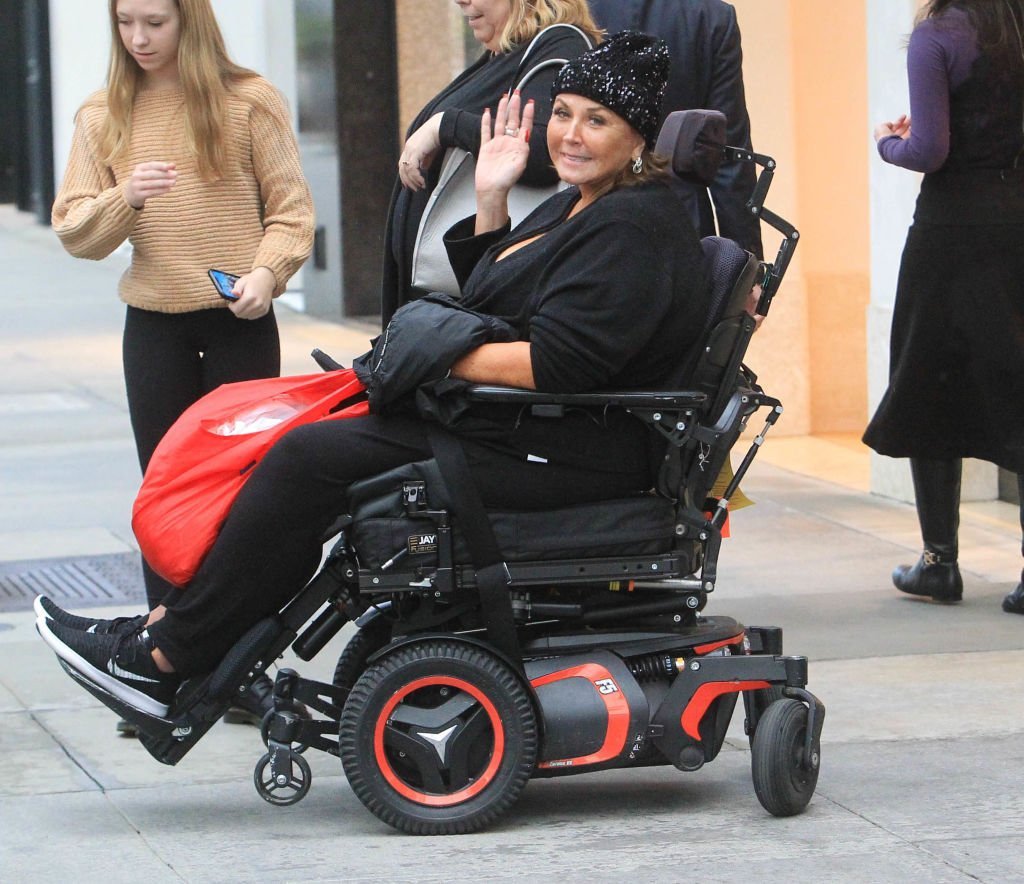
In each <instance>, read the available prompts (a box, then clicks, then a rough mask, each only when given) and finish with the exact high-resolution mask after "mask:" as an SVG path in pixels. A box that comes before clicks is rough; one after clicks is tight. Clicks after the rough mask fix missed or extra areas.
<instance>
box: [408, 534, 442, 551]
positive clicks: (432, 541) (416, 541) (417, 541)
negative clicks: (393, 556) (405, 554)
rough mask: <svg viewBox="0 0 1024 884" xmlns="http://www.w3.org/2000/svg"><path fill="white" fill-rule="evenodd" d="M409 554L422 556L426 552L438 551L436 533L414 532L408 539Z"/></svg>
mask: <svg viewBox="0 0 1024 884" xmlns="http://www.w3.org/2000/svg"><path fill="white" fill-rule="evenodd" d="M406 544H407V546H408V549H409V555H411V556H420V555H423V554H424V553H435V552H437V535H436V534H413V535H410V536H409V537H408V538H407V539H406Z"/></svg>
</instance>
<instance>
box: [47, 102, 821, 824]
mask: <svg viewBox="0 0 1024 884" xmlns="http://www.w3.org/2000/svg"><path fill="white" fill-rule="evenodd" d="M724 131H725V125H724V118H723V117H722V116H721V114H717V113H714V112H708V111H689V112H684V113H680V114H673V115H672V116H671V117H670V118H669V120H668V121H667V123H666V124H665V127H664V128H663V130H662V134H661V138H660V140H659V144H658V148H659V153H663V154H665V155H667V156H670V157H671V158H672V169H673V171H674V172H675V173H676V174H677V175H696V176H698V177H706V176H708V175H709V174H713V173H714V170H715V169H716V168H717V165H718V164H719V163H721V162H723V161H725V160H729V161H743V162H754V163H757V164H758V165H760V166H762V167H763V171H762V173H761V175H760V177H759V180H758V185H757V188H756V190H755V193H754V194H753V196H752V198H751V201H750V204H749V208H750V211H751V212H752V213H756V214H758V215H759V216H760V217H761V218H762V220H764V221H765V222H766V223H768V224H770V225H771V226H773V227H775V228H776V229H777V230H779V231H780V232H781V233H782V234H783V241H782V244H781V246H780V248H779V251H778V254H777V256H776V258H775V260H774V261H773V262H771V263H760V262H758V261H757V260H756V259H755V258H753V257H752V256H751V255H749V254H748V253H747V252H745V251H743V250H742V249H740V248H739V246H737V245H736V244H735V243H732V242H730V241H728V240H722V239H718V238H709V239H707V240H705V241H704V243H703V249H704V260H705V265H706V270H707V274H708V285H709V286H710V289H711V304H712V309H711V313H710V315H709V317H708V320H707V325H706V327H705V333H704V335H703V340H702V343H701V347H700V348H699V350H698V351H697V352H694V353H681V354H680V358H679V365H678V369H677V373H676V376H675V377H673V378H669V379H668V384H667V386H668V389H665V390H652V391H637V390H629V391H619V392H616V391H610V392H602V393H584V394H548V393H540V392H535V391H529V390H523V389H513V388H503V387H497V386H475V387H471V388H469V389H468V391H465V395H466V396H467V397H468V400H469V403H470V405H471V406H472V405H473V404H479V405H488V404H493V403H511V404H514V405H517V406H519V407H520V408H522V409H524V410H526V411H528V412H530V413H531V414H532V415H533V416H536V417H543V418H545V419H549V420H552V421H556V420H559V419H560V418H562V417H563V416H564V415H565V414H566V413H568V412H571V411H574V410H576V411H578V410H579V409H588V410H595V409H596V410H597V411H605V410H622V411H626V412H628V413H630V414H632V415H633V416H634V417H636V418H637V419H639V420H641V421H642V422H644V423H645V424H647V425H648V426H649V428H650V429H651V432H652V434H655V435H656V437H657V438H658V441H659V446H660V450H661V452H662V453H661V458H662V459H661V465H660V470H659V473H658V481H657V487H656V488H653V489H651V490H650V491H649V492H647V493H644V494H638V495H634V496H632V497H628V498H623V499H619V500H604V501H600V502H597V503H585V504H577V505H573V506H566V507H563V508H561V509H557V510H546V511H530V512H494V511H491V510H486V509H485V508H484V507H483V504H482V503H481V501H480V499H479V496H478V494H477V493H476V491H475V489H474V487H473V482H472V481H471V479H470V475H469V469H468V467H467V464H466V462H465V455H464V452H463V450H462V448H461V446H460V444H459V442H458V441H457V440H456V439H455V438H454V437H453V436H451V435H450V434H448V433H447V432H446V431H445V430H444V429H442V428H441V427H440V425H439V426H438V428H437V430H436V431H432V436H431V446H432V449H433V452H434V455H435V456H434V457H433V458H432V459H430V460H424V461H420V462H417V463H411V464H407V465H405V466H403V467H400V468H397V469H394V470H391V471H389V472H387V473H385V474H383V475H379V476H375V477H373V478H371V479H366V480H363V481H360V482H357V483H356V484H354V485H352V486H351V487H350V489H349V494H348V497H349V509H350V513H349V515H348V516H346V517H345V518H344V519H343V520H342V521H341V522H340V523H339V524H338V525H337V526H336V528H337V529H338V536H337V540H336V542H335V544H334V546H333V549H332V551H331V552H330V554H329V555H328V557H327V559H326V561H325V562H324V564H323V566H322V568H321V570H320V571H319V573H318V574H317V575H316V576H315V577H314V578H313V579H312V580H311V581H310V582H309V583H308V584H307V585H306V587H305V588H304V589H302V591H301V592H300V593H299V594H298V595H297V596H296V597H295V598H294V599H293V600H292V601H291V602H290V603H289V604H288V605H287V606H285V607H284V609H283V610H281V611H280V612H279V613H278V614H277V615H276V616H272V617H268V618H266V619H264V620H262V621H260V622H259V623H257V624H256V625H255V626H253V627H252V628H251V629H250V630H249V632H248V633H246V634H245V635H244V636H243V637H242V638H241V639H240V640H239V641H238V642H237V644H236V645H235V646H234V647H233V649H232V650H231V652H230V653H229V654H228V655H227V656H226V657H225V659H224V660H223V661H222V663H221V664H220V666H219V667H218V668H217V669H216V670H215V671H214V672H213V673H212V674H210V675H208V676H205V677H203V678H197V679H192V680H191V681H188V682H186V683H185V684H184V685H183V686H182V687H181V689H180V690H179V691H178V693H177V696H176V697H175V699H174V702H173V704H172V705H171V707H170V709H169V711H168V713H167V715H166V716H165V717H157V716H152V715H148V714H146V713H142V712H140V711H139V710H137V709H135V708H134V707H131V706H128V705H126V704H124V703H122V702H121V701H119V700H118V699H117V698H116V697H113V696H111V695H110V694H109V693H107V692H105V691H104V689H103V688H102V687H99V686H97V685H96V684H94V683H92V682H90V681H88V680H84V679H81V678H79V676H78V675H77V674H76V672H75V670H74V669H73V668H72V667H70V666H68V665H67V664H66V663H64V662H63V661H62V665H64V666H65V668H66V669H67V671H68V672H69V673H70V674H71V675H72V676H73V677H76V678H79V680H80V681H82V683H83V685H84V686H85V687H86V688H87V689H89V690H90V691H92V692H93V693H94V694H96V695H97V696H98V697H100V699H102V700H103V702H104V703H106V704H107V705H108V706H111V707H112V708H114V709H115V710H116V711H118V712H119V713H120V714H122V715H124V716H125V717H126V718H128V719H130V720H132V721H134V722H135V723H136V724H137V726H138V728H139V731H140V739H141V740H142V743H143V745H144V746H145V747H146V749H147V750H148V751H149V752H150V753H151V754H152V755H153V756H154V757H155V758H157V759H158V760H160V761H161V762H164V763H166V764H176V763H177V762H178V761H179V760H180V759H181V758H183V757H184V756H185V754H187V752H188V751H189V750H190V749H191V747H192V746H193V745H195V743H196V742H197V741H198V740H199V739H200V738H201V737H202V736H203V734H205V732H206V731H207V730H208V729H209V728H210V727H211V726H212V725H213V724H214V723H215V722H216V721H217V720H218V718H219V717H220V715H221V714H222V713H223V711H224V709H225V708H226V707H227V705H228V704H229V703H230V700H231V697H232V696H233V694H234V693H235V692H236V691H239V690H244V689H245V688H246V687H247V686H248V685H249V684H250V683H251V682H252V681H253V679H255V678H256V677H257V676H259V675H260V674H262V673H263V672H264V671H265V670H266V668H267V666H268V665H269V664H270V663H271V662H272V661H273V660H275V659H276V658H277V657H279V656H280V655H281V653H282V652H283V651H284V650H285V649H286V648H287V647H288V646H289V645H291V646H292V648H293V650H294V651H295V653H296V654H297V656H298V657H299V658H300V659H303V660H311V659H312V658H313V657H314V656H315V655H316V654H318V653H319V652H320V651H321V650H322V649H323V648H324V647H325V646H326V645H327V643H328V642H329V641H330V639H331V638H333V637H334V636H335V635H337V633H338V632H339V630H340V629H341V628H342V626H344V625H345V624H346V623H347V622H349V621H354V622H355V624H356V626H357V627H358V630H357V632H356V633H355V635H354V637H353V638H352V639H351V641H350V642H349V644H348V646H347V647H346V648H345V650H344V651H343V653H342V654H341V657H340V659H339V661H338V664H337V667H336V669H335V673H334V678H333V680H332V682H331V683H329V684H328V683H320V682H316V681H313V680H310V679H306V678H303V677H301V676H300V675H299V674H298V673H297V672H295V671H293V670H289V669H285V670H281V671H280V672H279V673H278V675H277V679H276V682H275V688H274V710H273V711H272V712H270V713H269V714H268V715H267V717H266V718H265V720H264V722H263V727H262V735H263V739H264V741H265V743H266V746H267V752H266V754H264V755H263V757H262V758H260V759H259V761H258V762H257V764H256V769H255V773H254V779H255V784H256V788H257V791H258V792H259V794H260V795H261V796H262V797H263V798H265V799H266V800H267V801H269V802H271V803H273V804H280V805H288V804H294V803H295V802H297V801H299V800H300V799H301V798H302V797H304V796H305V794H306V793H307V792H308V790H309V788H310V781H311V774H310V767H309V764H308V762H307V761H306V760H305V758H304V755H303V753H304V752H305V751H306V750H307V749H310V748H313V749H319V750H321V751H325V752H328V753H330V754H333V755H336V756H339V757H340V760H341V762H342V765H343V767H344V770H345V773H346V775H347V777H348V780H349V783H350V784H351V786H352V789H353V791H354V792H355V794H356V795H357V796H358V797H359V799H360V800H361V801H362V802H363V804H364V805H366V807H367V808H368V809H369V810H370V811H372V812H373V813H374V814H376V815H377V816H378V817H379V818H380V819H382V820H383V821H385V822H386V823H388V824H390V825H392V826H394V827H395V828H397V829H400V830H402V831H405V832H409V833H415V834H452V833H462V832H470V831H474V830H478V829H480V828H483V827H485V826H487V825H488V824H490V823H492V822H493V821H494V820H496V819H497V818H498V817H499V816H500V815H501V814H502V813H504V812H505V811H506V810H507V809H508V808H509V807H510V806H511V805H512V804H513V803H514V801H515V800H516V798H517V797H518V795H519V793H520V792H521V790H522V789H523V788H524V786H525V785H526V782H527V781H528V780H529V779H530V778H531V777H551V776H562V775H568V774H576V773H585V772H588V771H596V770H604V769H609V768H627V767H641V766H650V765H665V764H671V765H674V766H676V767H677V768H679V769H680V770H683V771H693V770H697V769H698V768H700V767H701V766H703V765H704V764H705V763H707V762H709V761H712V760H713V759H714V758H715V757H716V756H717V754H718V752H719V750H720V749H721V747H722V745H723V742H724V739H725V735H726V730H727V727H728V724H729V721H730V719H731V717H732V714H733V711H734V707H735V705H736V701H737V698H738V697H739V696H742V697H743V702H744V707H745V724H746V733H747V734H748V736H749V739H750V742H751V756H752V771H753V781H754V789H755V792H756V794H757V796H758V798H759V800H760V801H761V803H762V805H763V806H764V807H765V808H766V809H767V810H768V811H769V812H770V813H772V814H775V815H778V816H787V815H792V814H796V813H799V812H801V811H802V810H803V809H804V808H805V807H806V805H807V803H808V802H809V801H810V799H811V797H812V795H813V792H814V789H815V786H816V783H817V778H818V771H819V764H820V735H821V730H822V723H823V720H824V711H825V710H824V706H823V705H822V704H821V702H820V701H819V700H818V699H817V698H816V697H815V696H814V695H813V694H811V693H810V692H809V691H807V689H806V686H807V668H808V667H807V660H806V658H804V657H796V656H785V655H783V653H782V631H781V629H779V628H777V627H744V626H743V625H741V624H740V623H738V622H737V621H736V620H734V619H732V618H730V617H725V616H705V615H704V613H703V611H704V608H705V606H706V604H707V601H708V596H709V595H710V594H711V593H712V592H713V591H714V589H715V586H716V582H717V563H718V556H719V552H720V547H721V539H722V528H723V525H724V523H725V520H726V517H727V514H728V504H729V500H730V498H731V496H732V495H733V494H734V493H735V491H736V488H737V487H738V485H739V482H740V481H741V480H742V478H743V476H744V475H745V474H746V472H747V470H748V468H749V467H750V465H751V463H752V461H753V459H754V457H755V455H756V453H757V451H758V450H759V448H760V446H761V445H762V443H763V441H764V437H765V433H766V432H767V430H768V429H770V427H771V426H772V425H774V423H775V422H776V420H777V419H778V418H779V416H780V415H781V413H782V407H781V404H780V403H779V402H778V400H776V399H774V398H772V397H771V396H769V395H767V394H766V393H765V392H764V391H763V390H762V389H761V387H760V386H759V385H758V383H757V378H756V376H755V375H754V373H753V372H752V371H751V370H750V369H749V368H748V367H746V365H745V364H744V362H743V359H744V355H745V353H746V350H747V345H748V343H749V341H750V338H751V335H752V334H753V332H754V329H755V325H756V322H755V319H754V317H753V316H752V315H750V314H749V313H748V312H747V310H746V309H745V307H746V303H747V300H748V297H749V295H750V293H751V291H752V289H753V287H754V286H755V285H758V284H759V285H760V286H761V291H762V293H761V296H760V300H759V304H758V308H757V313H759V314H761V315H764V314H767V312H768V310H769V308H770V305H771V302H772V299H773V297H774V295H775V294H776V292H777V290H778V287H779V284H780V283H781V280H782V278H783V275H784V273H785V271H786V267H787V265H788V263H789V260H790V258H791V256H792V252H793V249H794V248H795V246H796V243H797V240H798V234H797V232H796V231H795V230H794V229H793V228H792V227H791V226H790V225H789V224H788V223H787V222H785V221H784V220H782V219H781V218H779V217H778V216H776V215H774V214H773V213H772V212H770V211H769V210H767V209H765V208H764V205H763V203H764V199H765V196H766V194H767V191H768V187H769V184H770V182H771V177H772V175H773V174H774V166H775V164H774V161H772V160H771V159H770V158H768V157H763V156H760V155H755V154H749V153H746V152H744V151H738V150H735V149H732V148H728V147H726V146H725V144H724ZM681 223H686V222H685V221H681ZM324 362H325V363H326V362H328V361H327V360H326V359H325V360H324ZM325 367H331V366H330V364H329V363H328V364H326V365H325ZM762 408H764V409H766V410H767V417H766V420H765V425H764V428H763V429H762V430H761V432H760V433H759V434H758V435H757V436H756V437H755V438H754V440H753V442H752V444H751V445H750V448H749V450H748V451H747V453H746V455H745V457H744V458H743V459H742V461H741V463H740V464H739V465H738V467H737V468H736V471H735V475H734V476H733V477H732V478H731V480H730V481H729V482H728V485H727V487H726V488H725V490H724V492H721V493H720V494H717V495H716V497H715V499H713V500H712V499H711V495H712V490H713V488H714V486H715V483H716V479H717V478H718V477H719V476H720V474H722V471H723V469H724V468H726V467H727V466H728V464H729V453H730V451H731V449H732V447H733V445H734V444H735V443H736V442H737V440H738V439H739V437H740V435H741V434H742V433H743V431H744V430H745V429H746V427H747V424H748V422H749V420H750V418H751V417H752V416H753V415H754V414H755V413H756V412H758V411H759V410H760V409H762Z"/></svg>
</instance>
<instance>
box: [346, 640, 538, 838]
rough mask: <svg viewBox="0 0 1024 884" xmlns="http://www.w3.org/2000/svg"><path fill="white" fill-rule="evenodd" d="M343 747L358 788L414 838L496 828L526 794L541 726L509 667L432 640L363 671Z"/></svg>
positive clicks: (359, 794)
mask: <svg viewBox="0 0 1024 884" xmlns="http://www.w3.org/2000/svg"><path fill="white" fill-rule="evenodd" d="M431 736H433V737H434V739H433V740H431V739H430V737H431ZM339 744H340V749H341V763H342V766H343V767H344V769H345V775H346V776H347V777H348V781H349V784H350V785H351V786H352V791H353V792H355V794H356V796H357V797H358V798H359V800H360V801H362V802H363V804H365V805H366V807H367V808H368V809H369V810H370V812H371V813H373V814H375V815H376V816H377V817H379V818H380V819H382V820H383V821H384V822H386V823H387V824H388V825H390V826H393V827H394V828H396V829H398V830H400V831H402V832H407V833H409V834H412V835H455V834H464V833H467V832H475V831H478V830H480V829H482V828H484V827H485V826H488V825H490V824H491V823H493V822H494V821H495V820H496V819H497V818H498V817H499V816H501V815H502V814H503V813H504V812H505V811H506V810H508V808H509V807H511V806H512V804H513V803H514V802H515V800H516V799H517V798H518V797H519V793H520V792H521V791H522V790H523V787H524V786H525V785H526V782H527V780H529V778H530V775H531V774H532V773H533V767H534V763H535V761H536V756H537V723H536V718H535V716H534V710H533V704H532V703H531V701H530V695H529V693H528V690H527V688H526V687H525V686H524V685H523V683H522V682H521V681H520V679H519V678H518V677H517V675H516V674H515V673H514V672H513V671H512V670H511V669H510V668H509V667H508V665H507V664H505V663H504V662H502V661H501V660H499V659H498V658H497V657H495V656H494V655H493V654H490V653H488V652H486V651H484V650H482V649H480V648H477V647H474V646H472V645H468V644H462V643H459V642H454V641H445V640H430V641H423V642H422V643H419V644H415V645H410V646H406V647H403V648H399V649H398V650H396V651H394V652H393V653H391V654H389V655H388V656H386V657H384V658H383V659H382V660H379V661H378V662H376V663H374V664H373V665H371V666H370V667H369V668H368V669H367V670H366V671H365V672H364V673H363V675H362V677H361V678H360V679H359V681H358V682H357V683H356V685H355V687H354V688H353V689H352V692H351V693H350V694H349V698H348V702H347V703H346V704H345V709H344V712H343V713H342V716H341V723H340V727H339Z"/></svg>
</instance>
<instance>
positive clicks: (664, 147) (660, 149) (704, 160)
mask: <svg viewBox="0 0 1024 884" xmlns="http://www.w3.org/2000/svg"><path fill="white" fill-rule="evenodd" d="M654 152H655V153H658V154H661V155H662V156H664V157H666V158H668V159H670V160H671V161H672V171H673V172H674V173H675V174H676V175H678V176H679V177H680V178H692V177H696V178H698V179H699V180H700V181H702V182H704V183H705V184H709V183H710V182H711V181H712V180H714V177H715V174H716V173H717V172H718V167H719V166H721V165H722V161H723V160H724V159H725V114H723V113H721V112H720V111H715V110H686V111H674V112H673V113H671V114H669V115H668V117H666V119H665V122H664V123H663V124H662V127H661V132H660V133H659V135H658V141H657V144H656V145H655V147H654Z"/></svg>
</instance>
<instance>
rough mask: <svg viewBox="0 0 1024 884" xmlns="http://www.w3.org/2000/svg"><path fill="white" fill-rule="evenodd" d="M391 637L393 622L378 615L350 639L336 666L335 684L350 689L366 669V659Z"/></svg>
mask: <svg viewBox="0 0 1024 884" xmlns="http://www.w3.org/2000/svg"><path fill="white" fill-rule="evenodd" d="M390 639H391V623H390V622H389V621H387V620H385V619H383V618H380V617H378V618H377V619H376V620H373V621H372V622H370V623H368V624H367V625H366V626H364V627H363V628H362V629H360V630H358V631H357V632H356V634H355V635H353V636H352V638H351V639H349V643H348V644H347V645H345V649H344V650H343V651H342V652H341V656H340V657H339V658H338V664H337V665H336V666H335V667H334V684H335V686H336V687H339V688H348V689H349V690H351V689H352V687H353V686H354V685H355V683H356V682H357V681H358V680H359V676H360V675H362V674H363V672H364V670H365V669H366V661H367V660H369V659H370V657H372V656H373V655H374V654H376V653H377V651H379V650H380V649H381V648H383V647H384V645H386V644H387V643H388V641H389V640H390Z"/></svg>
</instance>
